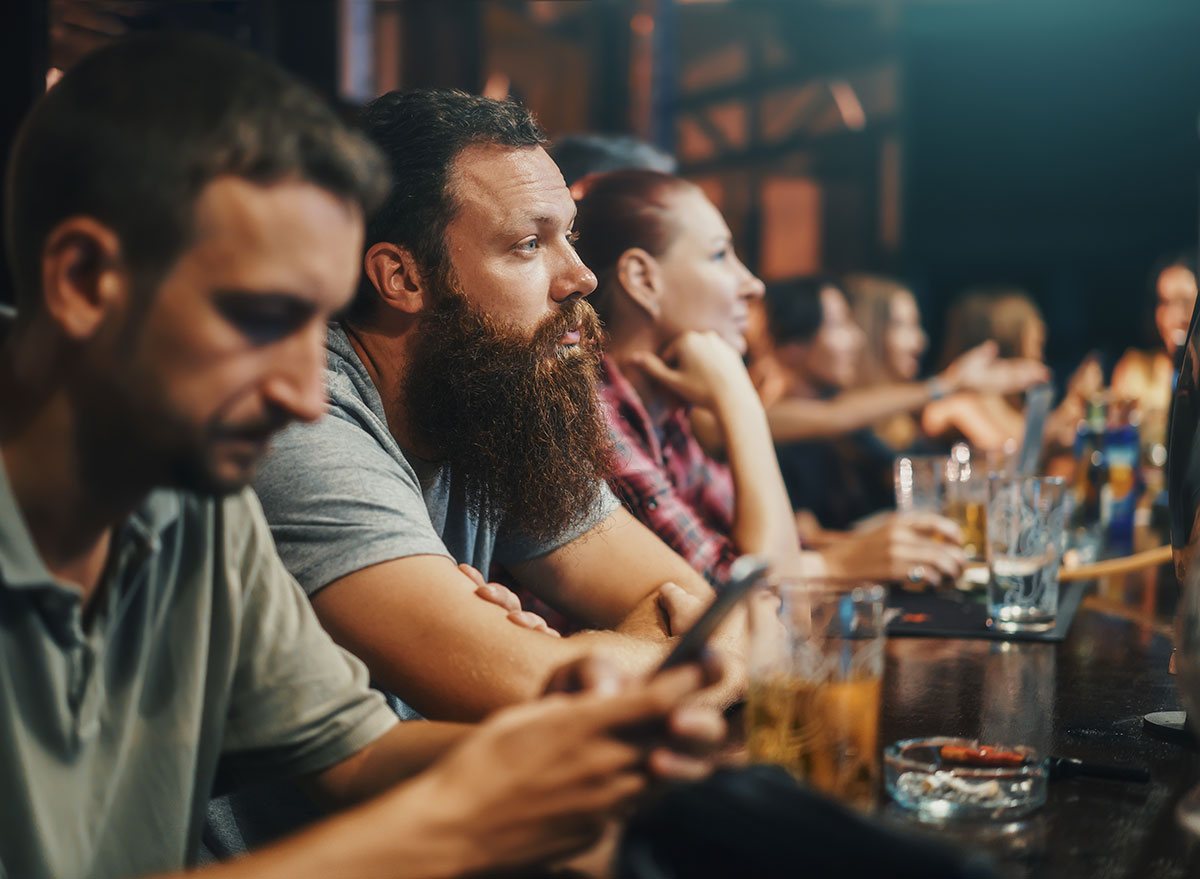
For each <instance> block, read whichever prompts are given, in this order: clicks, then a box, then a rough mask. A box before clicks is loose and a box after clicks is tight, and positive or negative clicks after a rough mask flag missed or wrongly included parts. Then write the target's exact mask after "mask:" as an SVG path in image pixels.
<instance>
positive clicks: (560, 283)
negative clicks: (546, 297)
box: [550, 247, 597, 302]
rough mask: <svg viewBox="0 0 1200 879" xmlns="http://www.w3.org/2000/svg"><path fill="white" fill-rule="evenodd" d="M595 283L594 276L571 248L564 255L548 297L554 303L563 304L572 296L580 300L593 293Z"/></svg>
mask: <svg viewBox="0 0 1200 879" xmlns="http://www.w3.org/2000/svg"><path fill="white" fill-rule="evenodd" d="M596 283H597V281H596V275H595V274H594V273H593V272H592V270H591V269H589V268H588V267H587V266H585V265H584V264H583V260H581V259H580V258H579V254H577V253H576V252H575V249H574V248H573V247H572V248H569V252H568V253H566V254H565V255H564V258H563V264H562V267H561V269H560V271H559V272H558V274H557V276H556V277H555V279H554V284H553V286H552V287H551V291H550V295H551V296H552V297H553V299H554V301H556V302H563V301H565V300H567V299H570V298H571V297H572V296H575V297H580V298H582V297H584V296H587V295H589V294H591V293H593V292H594V291H595V289H596Z"/></svg>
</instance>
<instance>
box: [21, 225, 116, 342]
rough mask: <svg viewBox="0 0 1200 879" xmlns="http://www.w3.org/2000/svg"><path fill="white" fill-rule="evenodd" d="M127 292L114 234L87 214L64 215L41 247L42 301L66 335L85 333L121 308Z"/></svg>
mask: <svg viewBox="0 0 1200 879" xmlns="http://www.w3.org/2000/svg"><path fill="white" fill-rule="evenodd" d="M129 292H130V278H129V272H128V271H127V270H126V268H125V266H124V261H123V259H122V252H121V240H120V239H119V238H118V237H117V233H116V232H114V231H113V230H112V229H111V228H110V227H108V226H106V225H104V224H103V223H101V222H99V221H98V220H96V219H94V218H92V217H82V216H81V217H68V218H67V219H65V220H63V221H62V222H61V223H59V224H58V225H57V226H55V227H54V228H53V229H51V230H50V234H49V235H47V236H46V242H45V244H44V245H43V246H42V302H43V305H44V307H45V309H46V312H47V313H48V314H49V315H50V318H51V320H53V321H54V323H55V324H57V325H58V327H59V328H60V329H61V330H62V331H63V332H64V333H65V334H66V335H67V336H68V337H69V338H71V339H75V340H77V341H83V340H85V339H88V338H90V337H91V336H92V335H93V334H94V333H95V332H96V330H97V328H98V327H99V326H100V325H101V324H102V323H104V321H105V319H106V318H107V317H108V316H110V315H111V314H113V313H114V312H116V311H119V310H121V309H123V308H124V307H126V305H127V301H128V298H129Z"/></svg>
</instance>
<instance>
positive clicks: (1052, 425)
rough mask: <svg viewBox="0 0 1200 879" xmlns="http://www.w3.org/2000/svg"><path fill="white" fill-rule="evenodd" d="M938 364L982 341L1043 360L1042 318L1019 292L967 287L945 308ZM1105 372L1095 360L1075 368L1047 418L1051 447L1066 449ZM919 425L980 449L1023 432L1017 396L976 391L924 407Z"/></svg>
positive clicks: (996, 445)
mask: <svg viewBox="0 0 1200 879" xmlns="http://www.w3.org/2000/svg"><path fill="white" fill-rule="evenodd" d="M946 327H947V330H946V342H945V345H944V347H943V349H942V362H945V363H949V362H952V361H953V360H954V359H955V358H956V357H958V356H960V355H961V353H962V352H963V351H967V350H970V349H971V348H973V347H975V346H976V345H979V344H981V343H983V342H986V341H991V342H993V343H995V345H996V346H997V351H998V353H999V356H1000V357H1014V358H1021V359H1024V360H1034V361H1037V362H1039V363H1040V362H1042V361H1043V360H1044V357H1045V347H1046V322H1045V320H1043V318H1042V313H1041V311H1039V310H1038V307H1037V305H1035V304H1034V302H1033V300H1032V299H1030V297H1029V295H1028V294H1027V293H1025V292H1024V291H1023V290H1019V289H1016V288H1011V287H981V288H975V289H973V290H968V291H967V292H966V293H965V294H963V296H962V297H961V298H960V299H959V300H958V301H957V302H956V303H955V304H954V306H953V307H952V308H951V309H950V314H949V317H948V319H947V323H946ZM1103 380H1104V376H1103V373H1102V371H1101V369H1100V366H1099V364H1098V363H1097V362H1096V361H1095V359H1094V358H1092V357H1088V358H1087V359H1086V360H1085V361H1084V362H1083V364H1082V365H1081V366H1080V367H1079V369H1078V370H1076V372H1075V374H1074V376H1072V378H1071V381H1070V383H1069V384H1068V387H1067V393H1066V395H1065V396H1064V398H1063V401H1062V402H1061V403H1060V404H1059V406H1058V408H1056V409H1055V410H1054V411H1053V412H1051V413H1050V416H1049V417H1048V418H1047V421H1046V433H1045V436H1046V440H1047V443H1048V445H1051V446H1065V447H1068V448H1069V447H1070V445H1071V441H1072V440H1073V438H1074V434H1075V425H1076V424H1077V423H1078V422H1079V420H1080V419H1081V418H1083V417H1084V415H1085V414H1086V412H1087V399H1088V397H1090V396H1091V395H1093V394H1095V393H1098V392H1099V391H1100V390H1101V389H1102V387H1103ZM921 421H922V426H923V427H924V429H925V431H926V433H928V434H929V435H930V436H934V437H945V438H949V439H957V438H959V437H961V438H964V439H966V440H967V442H969V443H970V444H971V445H972V446H975V447H976V448H979V449H984V450H993V449H1001V448H1004V447H1005V445H1006V444H1011V443H1012V442H1019V441H1020V440H1021V438H1022V436H1023V434H1024V431H1025V416H1024V414H1023V413H1022V400H1021V397H1020V395H1008V396H1005V395H1002V394H998V393H987V392H976V393H972V394H952V395H950V396H948V397H947V398H946V399H944V400H938V401H936V402H935V403H931V404H930V405H929V406H926V407H925V412H924V414H923V416H922V419H921Z"/></svg>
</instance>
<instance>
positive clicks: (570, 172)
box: [548, 134, 679, 187]
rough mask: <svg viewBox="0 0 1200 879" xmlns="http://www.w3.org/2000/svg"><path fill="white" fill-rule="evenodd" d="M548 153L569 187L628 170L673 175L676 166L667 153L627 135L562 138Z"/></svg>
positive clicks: (567, 135)
mask: <svg viewBox="0 0 1200 879" xmlns="http://www.w3.org/2000/svg"><path fill="white" fill-rule="evenodd" d="M548 151H549V153H550V158H552V159H554V163H555V164H556V165H558V169H559V170H560V171H562V175H563V180H564V181H565V182H566V184H567V186H568V187H574V186H575V184H576V183H578V182H579V181H580V180H582V179H583V178H584V177H586V176H587V175H588V174H600V173H603V172H604V171H621V170H626V169H630V168H645V169H646V170H648V171H662V172H663V173H665V174H674V173H675V170H676V168H677V167H678V165H679V163H678V162H676V161H675V157H674V156H672V155H671V154H670V153H665V152H663V151H662V150H660V149H659V148H658V147H656V146H651V145H650V144H648V143H646V142H645V141H642V140H638V139H637V138H636V137H633V136H632V135H629V134H565V135H563V136H561V137H557V138H555V140H554V143H553V144H551V145H550V147H549V150H548Z"/></svg>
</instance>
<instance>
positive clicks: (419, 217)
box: [350, 89, 546, 317]
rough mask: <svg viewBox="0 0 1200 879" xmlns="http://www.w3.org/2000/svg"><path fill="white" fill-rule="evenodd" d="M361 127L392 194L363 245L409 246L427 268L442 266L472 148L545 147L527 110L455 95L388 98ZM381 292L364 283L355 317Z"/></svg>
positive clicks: (370, 109)
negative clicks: (462, 167)
mask: <svg viewBox="0 0 1200 879" xmlns="http://www.w3.org/2000/svg"><path fill="white" fill-rule="evenodd" d="M361 121H362V127H363V130H364V131H365V132H366V133H367V135H368V136H369V137H370V138H371V139H372V140H373V141H375V143H376V144H378V145H379V146H380V147H381V148H382V149H383V152H384V154H385V155H386V156H387V158H388V161H389V162H390V163H391V169H392V191H391V194H390V195H389V196H388V198H387V201H386V202H384V204H383V206H382V207H381V208H380V209H379V211H378V212H377V213H376V214H375V216H374V218H373V219H372V220H371V222H370V223H368V225H367V239H366V247H367V248H370V247H371V246H372V245H373V244H376V243H378V242H380V241H389V242H391V243H393V244H398V245H400V246H402V247H405V248H407V249H408V250H409V251H410V252H411V253H412V255H413V256H414V257H415V258H416V260H417V262H418V263H419V264H420V265H421V266H422V268H425V269H428V270H440V269H444V268H445V263H446V249H445V235H446V227H447V226H448V225H449V224H450V221H451V219H453V217H454V212H455V210H456V207H457V206H456V204H455V201H454V194H453V192H451V191H450V189H449V180H450V171H451V166H452V165H453V163H454V160H455V158H457V157H458V154H459V153H461V152H462V151H463V150H465V149H466V148H467V147H471V146H481V145H488V144H498V145H500V146H509V147H527V146H540V145H542V144H544V143H546V137H545V135H544V134H542V130H541V129H540V128H539V127H538V124H537V122H535V121H534V118H533V116H532V115H530V113H529V111H528V110H526V109H525V108H524V107H522V106H521V105H520V104H517V103H515V102H513V101H496V100H493V99H491V98H484V97H480V96H478V95H468V94H467V93H466V92H461V91H456V90H453V89H419V90H415V91H408V92H389V93H388V94H386V95H383V96H381V97H378V98H376V99H375V100H374V101H372V102H371V103H369V104H367V106H366V107H364V108H363V111H362V117H361ZM376 296H377V294H376V291H375V288H374V286H373V285H372V284H371V282H370V281H369V280H368V279H367V278H363V279H362V281H361V282H360V283H359V289H358V295H357V296H356V297H355V299H354V303H353V305H352V306H351V310H350V314H351V316H352V317H356V316H363V315H366V314H370V312H371V310H372V309H373V308H374V304H375V301H376Z"/></svg>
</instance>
